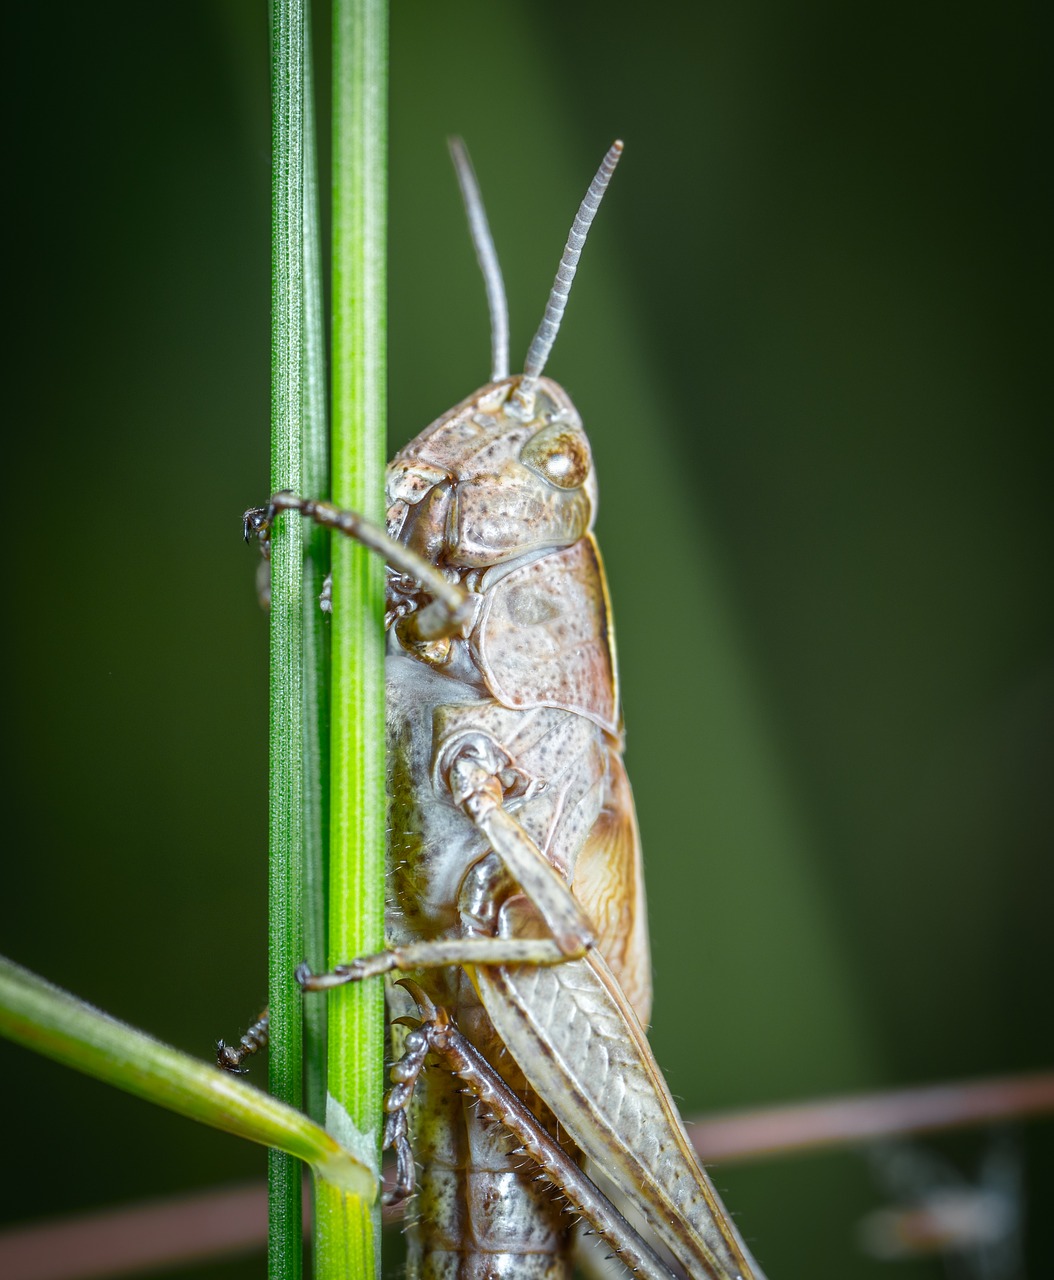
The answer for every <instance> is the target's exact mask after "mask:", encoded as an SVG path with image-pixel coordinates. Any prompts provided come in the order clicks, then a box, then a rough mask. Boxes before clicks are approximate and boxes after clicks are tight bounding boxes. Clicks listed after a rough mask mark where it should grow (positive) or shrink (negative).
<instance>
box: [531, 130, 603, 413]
mask: <svg viewBox="0 0 1054 1280" xmlns="http://www.w3.org/2000/svg"><path fill="white" fill-rule="evenodd" d="M621 155H622V143H621V142H613V143H612V144H611V149H610V150H609V151H608V153H607V155H606V156H605V157H604V159H603V162H602V163H601V166H600V168H599V169H598V170H597V172H596V177H595V178H594V179H593V181H592V182H591V183H590V184H589V190H588V191H587V192H586V197H585V199H584V200H583V201H582V203H581V205H579V208H578V212H577V213H576V214H575V220H574V222H573V223H572V224H571V234H570V235H569V236H568V237H567V245H566V246H565V248H564V252H563V256H562V257H561V259H560V266H559V267H558V268H557V271H556V279H555V281H554V282H553V287H552V290H551V292H550V294H549V301H548V302H547V303H546V305H545V315H544V316H542V323H541V324H540V325H539V326H538V332H537V333H536V334H535V335H534V338H533V340H532V342H531V345H530V348H529V350H528V352H527V359H526V360H525V361H524V365H523V377H522V379H521V380H520V385H519V387H518V388H517V393H516V394H517V397H518V398H519V399H520V400H525V399H527V398H528V397H529V396H530V395H531V393H532V392H533V391H534V384H535V383H536V382H537V381H538V379H539V378H540V377H541V376H542V370H543V369H544V368H545V362H546V361H547V360H548V359H549V352H550V351H552V349H553V343H554V342H555V341H556V335H557V333H558V332H559V329H560V321H561V320H562V319H563V315H564V308H565V307H566V306H567V295H568V294H569V293H570V292H571V282H572V281H573V280H574V278H575V272H576V271H577V270H578V259H579V258H580V257H581V256H582V246H583V245H584V244H585V242H586V234H587V233H588V231H589V228H590V226H591V225H592V222H593V219H594V218H595V217H596V212H597V209H598V208H599V207H600V201H601V200H602V199H603V196H604V192H605V191H606V190H607V187H608V183H609V182H610V181H611V175H612V174H613V173H614V172H615V166H616V165H617V164H618V162H619V157H620V156H621Z"/></svg>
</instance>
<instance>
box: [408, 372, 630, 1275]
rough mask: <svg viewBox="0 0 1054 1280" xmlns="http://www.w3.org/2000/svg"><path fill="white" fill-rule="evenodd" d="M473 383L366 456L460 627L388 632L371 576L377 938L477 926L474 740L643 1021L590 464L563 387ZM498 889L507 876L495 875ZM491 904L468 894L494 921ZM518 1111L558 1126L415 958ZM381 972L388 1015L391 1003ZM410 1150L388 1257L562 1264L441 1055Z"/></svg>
mask: <svg viewBox="0 0 1054 1280" xmlns="http://www.w3.org/2000/svg"><path fill="white" fill-rule="evenodd" d="M517 383H518V379H508V380H505V381H504V382H502V383H499V384H496V385H493V386H490V387H487V388H484V389H483V390H482V391H481V392H478V393H476V395H474V396H472V397H470V398H469V400H467V401H465V402H464V403H463V404H462V405H460V406H458V407H457V408H456V409H454V410H451V412H450V413H448V414H446V415H444V417H442V418H440V419H439V420H438V421H437V422H436V423H434V424H433V425H432V426H430V427H429V428H427V429H426V430H425V431H424V432H422V433H421V435H420V436H418V437H417V439H416V440H414V441H413V442H412V443H411V444H410V445H408V446H407V447H406V448H405V449H403V450H401V451H400V453H399V454H398V455H397V456H396V457H395V459H393V461H392V463H391V464H390V466H389V470H388V501H389V511H388V531H389V533H391V534H392V536H394V537H396V538H398V539H399V540H400V541H403V542H404V543H405V544H406V545H408V546H411V547H413V548H414V550H417V551H419V552H421V553H422V554H424V555H426V556H427V557H428V558H429V559H430V560H431V561H433V563H436V564H438V565H439V567H441V568H443V569H445V570H447V571H448V572H449V573H450V574H451V576H453V575H455V574H456V575H457V579H458V581H459V582H461V583H462V585H464V586H466V587H467V588H468V589H469V590H471V591H473V592H474V593H475V594H477V595H478V605H477V608H476V611H475V615H474V619H473V621H472V623H471V624H470V625H469V626H467V627H466V629H465V634H463V635H461V636H458V637H455V638H453V639H450V640H442V641H439V642H433V643H427V644H414V643H412V642H405V641H404V638H403V635H402V632H401V628H400V622H401V619H402V618H403V617H406V616H409V615H411V614H412V613H413V612H414V611H415V610H416V608H417V607H419V606H420V605H421V604H422V603H423V599H422V598H419V597H415V595H414V588H413V584H412V583H410V582H408V581H407V580H406V579H405V578H402V577H401V576H400V575H394V574H393V575H392V579H391V590H390V593H389V600H390V605H391V611H390V617H389V625H390V640H389V657H388V671H387V688H388V761H389V766H388V768H389V773H388V789H389V797H390V809H389V853H390V868H391V872H390V874H391V880H390V886H389V909H388V921H387V930H388V941H389V944H390V945H393V946H394V945H399V944H402V943H407V942H412V941H415V940H420V939H434V938H440V937H450V936H455V935H457V934H458V933H459V932H460V933H462V934H467V933H472V932H474V931H478V932H480V933H486V932H488V931H489V930H488V921H487V920H486V919H481V918H479V915H478V912H477V914H476V915H475V916H474V915H473V911H472V910H471V909H470V905H469V904H468V903H467V902H466V899H465V891H466V889H465V887H466V883H467V882H466V875H467V874H468V873H469V872H470V871H473V870H474V871H475V872H476V873H478V872H479V870H480V869H481V867H482V868H485V867H486V863H487V860H488V859H489V860H491V861H492V862H493V861H495V855H494V854H493V853H491V852H490V851H489V849H488V847H487V844H486V841H485V839H484V837H483V836H482V835H481V834H480V832H479V830H478V829H477V827H476V826H474V825H473V823H472V822H471V821H470V820H469V819H468V818H467V817H466V816H465V815H464V814H463V813H462V812H461V811H460V810H459V809H458V808H457V807H456V806H455V804H454V803H453V800H452V798H451V796H450V793H449V790H448V788H447V787H446V785H445V783H444V778H443V761H444V759H446V758H448V757H449V755H450V753H451V752H452V751H456V750H457V749H458V747H459V744H463V743H465V742H466V741H477V740H483V741H485V742H486V743H487V744H488V746H489V747H490V748H492V749H494V748H496V749H497V750H498V751H499V752H500V753H501V756H502V761H501V763H502V771H501V773H500V777H501V782H502V788H503V792H504V805H505V807H506V808H507V809H508V811H509V812H510V813H512V814H513V815H514V816H515V818H516V820H517V821H518V822H519V823H520V824H521V825H522V827H523V828H524V829H525V830H526V831H527V832H528V834H529V835H530V836H531V837H532V839H533V840H534V841H535V843H536V844H537V845H538V847H539V848H540V849H541V850H542V851H543V852H544V853H545V855H546V857H547V858H548V860H549V861H550V862H551V864H552V865H553V866H554V867H556V868H557V870H558V871H559V873H560V875H561V876H562V877H563V879H564V880H565V881H566V883H567V884H568V885H569V886H570V888H571V890H572V892H573V893H574V894H575V895H576V897H577V898H578V899H579V901H580V903H581V904H582V905H583V906H585V908H586V910H587V912H588V914H589V915H590V917H591V919H592V923H593V925H594V927H595V928H596V931H597V935H598V938H599V945H600V948H601V950H602V951H605V952H606V954H607V958H608V960H609V963H610V964H611V965H612V968H613V969H614V970H615V972H616V973H617V974H618V977H619V978H620V980H621V982H622V984H623V986H624V988H625V989H626V991H627V992H628V993H629V994H630V997H631V999H633V1001H634V1003H635V1005H636V1007H637V1012H638V1013H639V1015H640V1016H641V1018H642V1020H646V1018H647V1012H648V1004H649V999H650V980H649V966H648V948H647V934H646V930H645V920H644V910H643V891H642V882H641V874H640V854H639V845H638V841H637V835H636V825H635V820H634V815H633V809H632V801H631V799H630V795H629V789H628V785H627V784H626V781H625V774H624V771H623V769H622V763H621V756H620V749H621V725H620V719H619V708H618V695H617V685H616V676H615V655H614V642H613V635H612V630H611V618H610V610H609V605H608V599H607V591H606V587H605V584H604V578H603V570H602V567H601V562H600V558H599V554H598V552H597V550H596V545H595V543H594V541H593V538H592V534H591V532H590V530H591V528H592V523H593V516H594V512H595V507H596V482H595V478H594V474H593V469H592V463H591V458H590V453H589V446H588V443H587V441H586V437H585V434H584V432H583V430H582V426H581V423H580V421H579V419H578V415H577V413H576V411H575V409H574V406H573V405H572V404H571V402H570V400H569V399H568V397H567V396H566V394H565V393H564V392H563V391H562V390H561V389H560V388H559V387H558V386H556V385H555V384H554V383H551V382H549V381H548V380H544V379H543V380H542V381H541V383H540V384H539V386H538V387H537V389H536V391H535V394H534V396H533V397H532V400H531V403H530V406H529V408H528V409H527V411H523V410H522V409H521V408H520V406H519V405H517V404H516V403H515V401H514V400H513V398H512V394H511V393H512V392H514V390H515V388H516V385H517ZM510 892H511V894H512V895H513V896H515V892H516V891H515V886H512V888H511V891H510ZM503 905H505V904H503V903H502V902H494V903H491V904H488V909H489V910H490V911H491V912H492V913H493V914H492V916H491V918H490V919H491V922H493V920H495V919H496V918H497V915H498V913H499V911H500V909H501V907H502V906H503ZM415 978H416V980H417V981H419V982H420V984H421V985H422V986H423V987H424V989H425V990H426V991H427V992H428V994H429V995H430V996H431V998H432V999H433V1000H434V1001H435V1003H436V1004H438V1005H442V1006H444V1007H445V1008H447V1009H449V1010H450V1011H451V1012H452V1013H453V1014H454V1017H455V1019H456V1021H457V1024H458V1026H459V1027H460V1029H461V1031H462V1032H463V1033H464V1034H465V1035H467V1037H468V1038H469V1039H470V1040H471V1041H472V1042H473V1044H475V1046H476V1047H477V1048H478V1049H480V1050H481V1052H482V1053H483V1054H484V1056H485V1057H486V1058H487V1060H488V1061H489V1062H490V1063H491V1064H492V1065H493V1066H495V1067H496V1068H497V1069H498V1070H499V1071H500V1072H501V1073H502V1075H503V1076H504V1077H505V1078H506V1080H507V1081H508V1082H509V1083H510V1084H511V1085H512V1087H513V1088H514V1089H516V1090H517V1091H518V1092H519V1093H520V1094H521V1096H523V1097H524V1098H526V1099H527V1100H528V1101H529V1105H530V1106H531V1108H532V1110H534V1111H535V1113H536V1114H537V1115H538V1117H539V1118H540V1119H541V1120H542V1121H543V1123H545V1124H546V1125H547V1127H549V1128H550V1130H551V1132H552V1133H553V1134H554V1135H555V1136H558V1137H562V1134H561V1133H560V1131H559V1128H558V1126H557V1125H556V1122H555V1120H554V1119H553V1117H552V1115H551V1113H550V1112H549V1111H548V1110H547V1108H546V1107H545V1106H544V1104H543V1103H542V1102H541V1100H540V1099H538V1098H537V1097H536V1096H535V1095H533V1094H532V1093H531V1092H530V1091H529V1089H528V1087H527V1085H526V1082H525V1080H524V1079H523V1077H522V1074H521V1073H520V1071H519V1068H518V1067H517V1065H516V1063H515V1061H514V1059H513V1058H512V1057H511V1055H509V1054H508V1053H507V1052H506V1051H505V1046H504V1044H503V1041H502V1040H501V1038H500V1037H499V1036H498V1034H497V1033H496V1032H495V1030H494V1027H493V1025H492V1024H491V1021H490V1019H489V1017H488V1016H487V1013H486V1012H485V1010H484V1008H483V1005H482V1004H481V1001H480V997H479V994H478V992H477V989H476V987H475V985H474V982H473V977H472V974H471V972H469V971H466V970H465V969H463V968H454V969H451V970H442V969H440V970H428V971H427V972H422V973H419V974H416V975H415ZM403 994H404V993H402V992H401V991H400V990H398V989H393V991H392V993H391V1002H392V1005H393V1012H396V1013H402V1012H405V1011H406V1010H405V1008H404V1006H403V1004H402V998H403ZM412 1134H413V1144H414V1150H415V1154H416V1157H417V1159H418V1161H419V1163H420V1166H421V1167H420V1170H419V1188H418V1193H417V1196H416V1200H415V1203H414V1205H413V1207H412V1209H411V1222H412V1224H413V1225H412V1227H411V1263H410V1267H411V1270H410V1274H411V1276H414V1277H420V1280H439V1278H442V1280H485V1278H486V1280H498V1278H499V1277H516V1278H517V1280H567V1278H568V1277H569V1276H570V1265H571V1264H570V1261H569V1250H570V1233H571V1229H572V1219H571V1217H570V1216H569V1215H568V1214H567V1213H566V1212H564V1210H563V1208H562V1206H561V1203H560V1201H559V1198H558V1197H555V1196H554V1193H553V1190H552V1188H551V1187H549V1186H548V1185H547V1184H545V1183H544V1182H541V1183H540V1182H538V1181H536V1170H535V1169H534V1168H533V1166H529V1167H525V1164H524V1160H523V1158H522V1157H521V1156H517V1155H514V1154H510V1147H511V1146H513V1145H514V1144H513V1143H511V1142H510V1139H509V1136H508V1134H507V1133H506V1132H505V1131H504V1130H503V1129H502V1127H501V1126H500V1125H499V1124H497V1123H496V1122H494V1121H492V1120H490V1119H489V1118H488V1117H487V1116H486V1115H485V1114H484V1113H482V1112H481V1111H480V1110H479V1109H478V1108H477V1107H476V1105H475V1103H474V1101H473V1100H472V1099H471V1098H468V1097H465V1096H464V1095H463V1094H462V1093H461V1092H460V1091H459V1086H458V1083H457V1081H456V1080H455V1079H454V1078H453V1077H452V1076H451V1075H450V1073H449V1071H447V1070H445V1069H443V1068H442V1067H426V1069H425V1072H424V1074H423V1076H422V1079H421V1081H420V1082H419V1084H418V1087H417V1092H416V1095H415V1099H414V1109H413V1114H412Z"/></svg>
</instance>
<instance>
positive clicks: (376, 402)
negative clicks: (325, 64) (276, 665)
mask: <svg viewBox="0 0 1054 1280" xmlns="http://www.w3.org/2000/svg"><path fill="white" fill-rule="evenodd" d="M333 46H334V47H333V348H332V370H333V399H332V417H333V451H332V462H333V499H334V501H335V502H337V503H338V504H339V505H340V506H342V507H352V508H354V509H355V510H356V511H360V512H362V513H363V514H364V515H366V516H367V517H368V518H369V519H371V520H373V521H375V522H378V523H379V522H381V521H382V520H383V515H384V511H383V501H382V492H383V488H382V476H383V468H384V455H385V445H386V441H385V412H386V387H385V379H386V374H387V350H386V343H385V331H386V319H387V316H386V299H385V267H386V246H385V222H386V216H387V156H386V149H387V54H388V14H387V4H386V0H336V3H335V4H334V10H333ZM332 556H333V632H332V701H331V708H332V720H331V724H332V730H331V808H330V882H329V891H330V910H329V959H330V962H331V963H337V962H340V961H344V960H348V959H350V958H351V957H353V956H357V955H363V954H366V953H369V952H372V951H377V950H379V949H380V948H381V947H382V946H383V941H384V841H385V830H384V825H385V806H384V645H383V630H382V618H383V609H384V566H383V564H382V563H381V562H380V560H379V559H378V558H377V557H376V556H373V555H370V554H369V553H367V552H366V551H365V550H363V549H362V548H361V547H358V546H356V545H354V544H352V543H350V542H348V541H347V540H337V541H335V542H334V545H333V548H332ZM383 1016H384V1015H383V991H382V989H381V985H380V983H377V982H370V983H366V984H363V985H362V986H358V985H355V986H350V987H341V988H338V989H336V990H334V991H332V992H331V993H330V996H329V1052H328V1068H329V1070H328V1098H327V1128H329V1130H330V1132H331V1133H334V1134H335V1135H339V1137H340V1140H341V1141H342V1142H345V1143H347V1144H348V1145H349V1146H350V1147H351V1149H352V1150H355V1151H358V1152H359V1153H360V1154H361V1155H362V1157H363V1159H364V1160H366V1161H367V1162H369V1161H372V1162H374V1164H375V1166H376V1167H379V1147H380V1132H381V1106H380V1103H381V1097H382V1091H383V1084H384V1082H383V1061H384V1024H383ZM319 1191H320V1195H319V1199H318V1201H317V1224H316V1235H315V1242H316V1257H315V1274H316V1276H317V1277H320V1278H323V1280H337V1277H340V1280H344V1278H345V1277H346V1276H349V1275H353V1276H362V1277H369V1276H372V1275H376V1274H377V1268H378V1264H379V1260H380V1259H379V1254H380V1250H379V1241H380V1216H379V1213H378V1212H374V1213H372V1214H371V1213H369V1212H368V1211H367V1209H366V1208H365V1206H364V1205H363V1203H362V1202H361V1201H359V1202H355V1203H352V1202H351V1201H350V1200H349V1198H348V1197H346V1196H343V1195H341V1194H339V1193H336V1192H334V1193H332V1194H331V1193H330V1192H329V1191H327V1189H326V1188H325V1187H323V1186H320V1188H319Z"/></svg>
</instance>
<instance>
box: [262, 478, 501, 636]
mask: <svg viewBox="0 0 1054 1280" xmlns="http://www.w3.org/2000/svg"><path fill="white" fill-rule="evenodd" d="M283 511H299V512H300V514H301V515H303V516H306V517H307V518H308V519H309V520H314V522H315V523H316V524H319V525H321V526H322V527H323V528H324V529H334V530H336V532H338V533H342V534H344V536H345V537H348V538H354V539H355V541H356V542H361V543H362V545H363V546H364V547H368V548H369V549H370V550H371V551H376V552H377V554H378V555H380V556H383V557H384V559H385V560H386V561H387V563H388V564H390V565H391V566H392V567H393V568H396V569H399V570H400V571H401V572H403V573H405V574H409V576H410V577H411V578H414V579H416V581H417V582H419V583H420V584H421V586H422V587H423V588H424V590H425V591H427V592H428V593H429V594H430V595H431V596H432V597H433V599H432V603H431V604H429V605H428V606H427V607H426V608H424V609H422V610H421V611H420V613H415V614H413V615H411V616H410V617H409V618H407V619H405V621H404V623H403V627H404V629H405V634H406V638H407V639H408V640H409V641H410V642H417V643H427V642H429V641H432V640H440V639H445V638H448V637H450V636H456V635H461V634H463V633H464V631H465V629H466V627H468V626H469V625H470V624H471V622H472V619H473V617H474V616H475V612H476V608H477V606H478V603H479V597H478V596H474V595H473V594H472V593H471V592H469V591H466V590H465V589H464V587H461V586H459V585H458V584H457V583H456V582H451V581H450V579H449V578H447V577H446V576H445V574H443V573H442V572H441V571H440V570H439V569H437V568H436V566H435V565H434V564H432V563H430V561H428V560H425V559H424V557H423V556H419V555H418V554H417V552H416V551H411V550H410V548H409V547H405V546H403V544H402V543H401V542H397V541H396V540H395V539H394V538H392V537H390V536H389V535H388V534H387V533H386V532H385V531H384V530H383V529H380V528H378V526H377V525H375V524H371V523H370V521H369V520H366V519H364V518H363V517H362V516H360V515H359V513H358V512H357V511H349V510H346V509H345V508H342V507H335V506H334V505H333V503H331V502H320V501H316V500H315V499H314V498H302V497H301V496H300V495H299V494H296V493H291V492H290V491H289V490H288V489H283V490H281V491H280V492H278V493H276V494H273V495H272V497H271V501H270V502H269V503H268V504H267V506H266V507H251V508H250V509H249V510H248V511H246V513H245V515H244V517H243V520H242V529H243V532H244V535H245V541H246V542H248V541H249V540H250V539H252V538H254V537H255V538H258V539H259V541H260V544H261V549H262V551H263V554H264V555H265V556H266V555H267V554H268V553H269V547H270V533H271V528H272V526H273V525H274V522H275V520H276V519H277V518H278V516H279V515H280V514H281V513H282V512H283ZM323 608H325V605H323Z"/></svg>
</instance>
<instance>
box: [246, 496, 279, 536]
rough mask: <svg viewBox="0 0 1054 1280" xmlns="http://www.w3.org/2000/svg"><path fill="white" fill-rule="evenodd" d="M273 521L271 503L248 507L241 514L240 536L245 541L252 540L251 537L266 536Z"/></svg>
mask: <svg viewBox="0 0 1054 1280" xmlns="http://www.w3.org/2000/svg"><path fill="white" fill-rule="evenodd" d="M273 523H274V507H273V505H270V504H269V505H268V506H266V507H250V508H249V510H248V511H246V513H245V515H243V516H242V537H243V538H244V539H245V541H246V542H252V540H253V538H263V537H266V536H267V533H268V531H269V530H270V528H271V525H272V524H273Z"/></svg>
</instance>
